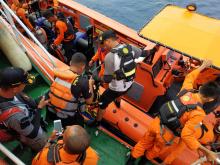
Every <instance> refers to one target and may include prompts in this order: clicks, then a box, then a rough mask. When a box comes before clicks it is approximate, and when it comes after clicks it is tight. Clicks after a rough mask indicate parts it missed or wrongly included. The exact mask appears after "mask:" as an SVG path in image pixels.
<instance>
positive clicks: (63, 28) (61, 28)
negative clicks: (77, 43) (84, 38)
mask: <svg viewBox="0 0 220 165" xmlns="http://www.w3.org/2000/svg"><path fill="white" fill-rule="evenodd" d="M55 28H56V32H57V33H58V35H57V38H56V39H55V40H54V44H55V45H60V44H61V42H62V41H65V42H69V41H71V40H73V39H74V35H73V34H71V35H69V36H67V37H66V38H65V37H64V36H65V32H67V30H68V27H67V25H66V23H65V22H63V21H61V20H57V21H56V23H55Z"/></svg>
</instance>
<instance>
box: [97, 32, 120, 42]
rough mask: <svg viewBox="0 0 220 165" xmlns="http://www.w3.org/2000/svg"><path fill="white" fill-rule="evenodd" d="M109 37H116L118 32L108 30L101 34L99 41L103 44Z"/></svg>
mask: <svg viewBox="0 0 220 165" xmlns="http://www.w3.org/2000/svg"><path fill="white" fill-rule="evenodd" d="M109 38H116V33H115V32H114V31H113V30H106V31H104V32H103V33H102V34H100V35H99V38H98V41H99V43H101V44H103V42H104V41H105V40H107V39H109Z"/></svg>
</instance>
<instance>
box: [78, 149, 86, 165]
mask: <svg viewBox="0 0 220 165" xmlns="http://www.w3.org/2000/svg"><path fill="white" fill-rule="evenodd" d="M85 159H86V151H84V152H83V153H82V154H80V155H79V156H78V157H77V159H76V162H78V163H79V164H80V165H83V163H84V161H85Z"/></svg>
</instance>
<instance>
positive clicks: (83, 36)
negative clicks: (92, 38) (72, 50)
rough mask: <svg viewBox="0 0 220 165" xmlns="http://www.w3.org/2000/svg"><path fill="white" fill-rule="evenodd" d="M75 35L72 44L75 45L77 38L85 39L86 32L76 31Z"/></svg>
mask: <svg viewBox="0 0 220 165" xmlns="http://www.w3.org/2000/svg"><path fill="white" fill-rule="evenodd" d="M75 35H76V38H75V40H74V41H73V44H74V45H76V43H77V41H78V40H79V39H81V38H82V39H84V40H85V39H86V38H87V36H86V33H83V32H76V33H75Z"/></svg>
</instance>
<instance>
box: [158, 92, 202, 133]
mask: <svg viewBox="0 0 220 165" xmlns="http://www.w3.org/2000/svg"><path fill="white" fill-rule="evenodd" d="M196 92H197V91H196V90H182V91H181V92H180V93H179V95H178V98H177V99H174V100H171V101H168V102H167V103H165V104H163V105H162V106H161V108H160V110H159V116H160V119H161V123H162V124H163V125H166V126H167V127H168V128H169V129H171V130H172V131H173V132H174V134H176V135H178V136H179V133H180V128H181V123H180V121H179V119H180V117H181V116H182V115H183V114H184V112H187V111H191V110H194V109H196V107H197V106H200V107H202V104H201V103H199V102H198V101H197V100H195V99H194V98H193V97H192V94H193V93H196Z"/></svg>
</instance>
